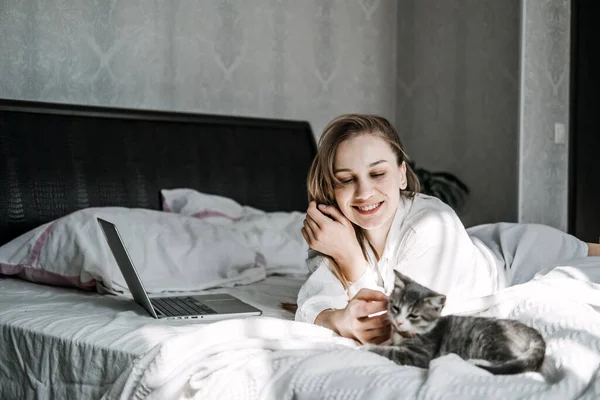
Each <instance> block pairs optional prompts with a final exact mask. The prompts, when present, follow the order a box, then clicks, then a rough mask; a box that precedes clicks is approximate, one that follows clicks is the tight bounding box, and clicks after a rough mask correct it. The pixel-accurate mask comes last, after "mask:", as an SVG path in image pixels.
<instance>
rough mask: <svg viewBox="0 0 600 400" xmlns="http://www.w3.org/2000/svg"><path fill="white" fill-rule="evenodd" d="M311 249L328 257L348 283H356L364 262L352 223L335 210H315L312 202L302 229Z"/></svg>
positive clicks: (317, 207)
mask: <svg viewBox="0 0 600 400" xmlns="http://www.w3.org/2000/svg"><path fill="white" fill-rule="evenodd" d="M302 235H303V236H304V240H306V243H308V245H309V247H310V248H311V249H314V250H316V251H318V252H320V253H322V254H326V255H328V256H329V257H331V258H332V259H333V260H334V261H335V264H336V267H339V270H340V272H341V273H342V274H343V276H344V277H345V278H346V279H347V280H348V281H349V282H356V281H358V280H359V279H360V278H361V276H362V275H363V274H364V272H365V268H366V265H367V262H366V260H365V257H364V255H363V252H362V248H361V247H360V245H359V243H358V240H357V239H356V233H355V231H354V227H353V226H352V223H351V222H350V221H349V220H348V219H347V218H346V217H345V216H344V215H343V214H342V213H341V212H340V211H339V210H338V209H337V207H335V206H325V205H319V206H317V205H316V203H315V202H314V201H312V202H311V203H310V205H309V207H308V210H307V211H306V219H305V221H304V227H303V228H302Z"/></svg>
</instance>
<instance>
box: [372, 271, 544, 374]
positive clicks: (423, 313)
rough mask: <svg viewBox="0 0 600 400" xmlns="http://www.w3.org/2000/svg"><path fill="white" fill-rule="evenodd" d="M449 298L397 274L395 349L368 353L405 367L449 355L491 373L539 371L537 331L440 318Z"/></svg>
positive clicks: (514, 324)
mask: <svg viewBox="0 0 600 400" xmlns="http://www.w3.org/2000/svg"><path fill="white" fill-rule="evenodd" d="M445 301H446V297H445V296H444V295H442V294H439V293H436V292H434V291H433V290H431V289H428V288H426V287H424V286H422V285H420V284H418V283H417V282H415V281H413V280H412V279H410V278H408V277H407V276H405V275H402V274H401V273H399V272H397V271H396V281H395V286H394V290H393V292H392V294H391V295H390V298H389V304H388V316H389V318H390V321H391V323H392V343H393V344H392V345H391V346H373V345H368V346H367V349H368V350H369V351H372V352H374V353H377V354H380V355H383V356H385V357H387V358H389V359H390V360H392V361H394V362H396V363H397V364H401V365H414V366H417V367H421V368H427V367H428V366H429V362H430V361H431V360H432V359H434V358H437V357H440V356H443V355H445V354H449V353H454V354H457V355H458V356H459V357H461V358H463V359H465V360H467V361H469V362H471V363H473V364H474V365H477V366H478V367H480V368H483V369H485V370H487V371H489V372H491V373H493V374H515V373H520V372H525V371H537V370H538V369H539V368H540V366H541V364H542V362H543V361H544V355H545V352H546V344H545V342H544V339H543V338H542V336H541V335H540V334H539V333H538V331H536V330H535V329H533V328H531V327H529V326H527V325H525V324H523V323H521V322H519V321H516V320H510V319H495V318H484V317H470V316H456V315H448V316H443V317H442V316H441V311H442V308H443V307H444V304H445Z"/></svg>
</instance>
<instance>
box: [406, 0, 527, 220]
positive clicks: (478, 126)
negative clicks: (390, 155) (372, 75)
mask: <svg viewBox="0 0 600 400" xmlns="http://www.w3.org/2000/svg"><path fill="white" fill-rule="evenodd" d="M536 1H537V0H536ZM519 21H520V0H501V1H498V0H443V1H442V0H400V1H399V2H398V41H397V50H396V53H397V55H398V60H397V69H398V81H397V107H396V121H397V126H398V128H399V130H400V133H401V135H402V137H403V138H404V139H405V140H404V141H405V145H406V147H407V151H408V153H409V155H411V156H412V157H413V159H414V160H415V161H416V162H417V164H421V165H422V166H424V167H426V168H431V169H434V170H442V171H449V172H452V173H454V174H456V175H457V176H458V177H459V178H461V179H462V180H464V181H465V182H466V183H467V185H468V186H469V187H470V189H471V196H470V198H469V203H468V204H467V207H466V208H465V210H464V212H463V213H462V215H461V218H462V220H463V223H464V224H465V225H467V226H471V225H475V224H480V223H487V222H494V221H516V220H517V186H518V184H517V163H518V154H517V152H518V123H517V121H518V102H519V83H518V82H519Z"/></svg>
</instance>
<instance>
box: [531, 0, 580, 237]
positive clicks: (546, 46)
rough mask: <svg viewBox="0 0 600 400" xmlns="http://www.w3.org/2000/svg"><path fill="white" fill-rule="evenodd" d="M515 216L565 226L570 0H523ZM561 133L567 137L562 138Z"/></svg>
mask: <svg viewBox="0 0 600 400" xmlns="http://www.w3.org/2000/svg"><path fill="white" fill-rule="evenodd" d="M522 13H523V23H522V63H521V102H520V104H521V105H520V118H519V119H520V131H521V132H520V133H521V135H520V160H519V161H520V169H519V221H520V222H538V223H544V224H547V225H550V226H554V227H556V228H558V229H561V230H564V231H566V230H567V221H568V219H567V217H568V155H569V149H568V140H565V142H564V143H560V142H559V143H556V142H555V141H554V124H555V123H562V124H564V125H565V131H566V132H569V128H568V127H569V63H570V55H569V52H570V18H571V11H570V1H569V0H544V1H539V0H523V10H522ZM565 139H566V138H565Z"/></svg>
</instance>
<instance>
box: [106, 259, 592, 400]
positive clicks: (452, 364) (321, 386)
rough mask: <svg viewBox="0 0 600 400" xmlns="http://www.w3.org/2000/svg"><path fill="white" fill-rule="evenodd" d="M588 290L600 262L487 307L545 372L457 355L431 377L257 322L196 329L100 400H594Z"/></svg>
mask: <svg viewBox="0 0 600 400" xmlns="http://www.w3.org/2000/svg"><path fill="white" fill-rule="evenodd" d="M593 282H600V259H588V260H582V261H581V262H579V263H577V265H576V266H566V267H560V268H556V269H554V270H552V271H551V272H550V273H548V274H546V275H544V276H541V277H537V278H536V279H535V280H533V281H531V282H528V283H526V284H524V285H520V286H518V287H512V288H509V289H507V290H505V291H503V292H501V293H499V294H497V295H496V296H494V298H493V299H492V300H490V299H487V305H486V307H490V308H489V309H487V310H486V311H485V312H482V314H483V315H488V316H498V317H510V318H515V319H519V320H521V321H523V322H525V323H527V324H529V325H531V326H533V327H535V328H537V329H538V330H540V332H541V333H542V335H543V336H544V338H545V339H546V341H547V346H548V347H547V353H546V360H545V362H544V366H543V368H542V371H541V373H526V374H520V375H513V376H494V375H491V374H489V373H488V372H486V371H483V370H481V369H479V368H477V367H475V366H473V365H471V364H469V363H467V362H465V361H463V360H462V359H460V358H459V357H457V356H455V355H448V356H444V357H441V358H438V359H436V360H434V361H433V362H432V363H431V364H430V368H429V369H428V370H424V369H419V368H415V367H407V366H398V365H395V364H393V363H392V362H390V361H388V360H387V359H384V358H383V357H380V356H378V355H375V354H372V353H368V352H366V351H364V350H361V348H360V347H359V346H357V345H355V343H354V342H352V341H349V340H346V339H343V338H339V337H336V336H335V335H334V334H332V332H330V331H329V330H326V329H324V328H320V327H317V326H313V325H309V324H304V323H299V322H292V321H284V320H278V319H271V318H262V317H261V318H252V319H236V320H229V321H221V322H217V323H213V324H210V325H204V326H200V327H199V328H198V329H197V330H195V331H193V332H192V333H188V334H182V335H180V336H177V337H174V338H173V339H170V340H168V341H166V342H164V343H162V344H161V345H159V346H157V347H155V348H154V349H152V350H151V351H149V352H148V353H147V354H145V355H144V356H142V357H140V358H139V359H138V360H137V361H136V362H135V363H134V364H133V365H131V366H130V368H129V369H128V370H126V371H125V372H124V373H123V374H122V375H121V377H120V378H119V380H118V381H117V382H116V383H115V384H114V386H113V387H112V388H111V390H110V391H109V392H108V393H107V394H106V395H105V397H104V398H105V399H133V398H135V399H138V398H148V399H192V398H193V399H207V400H208V399H273V400H275V399H277V400H280V399H281V400H283V399H292V398H294V399H314V398H319V399H323V398H327V399H388V398H390V399H391V398H394V399H396V398H402V399H516V398H519V399H521V398H527V399H544V400H550V399H556V400H567V399H579V398H582V399H598V398H600V312H598V310H600V308H595V307H600V285H599V284H597V283H593ZM467 309H472V305H471V306H468V307H467ZM457 311H458V310H457Z"/></svg>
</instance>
